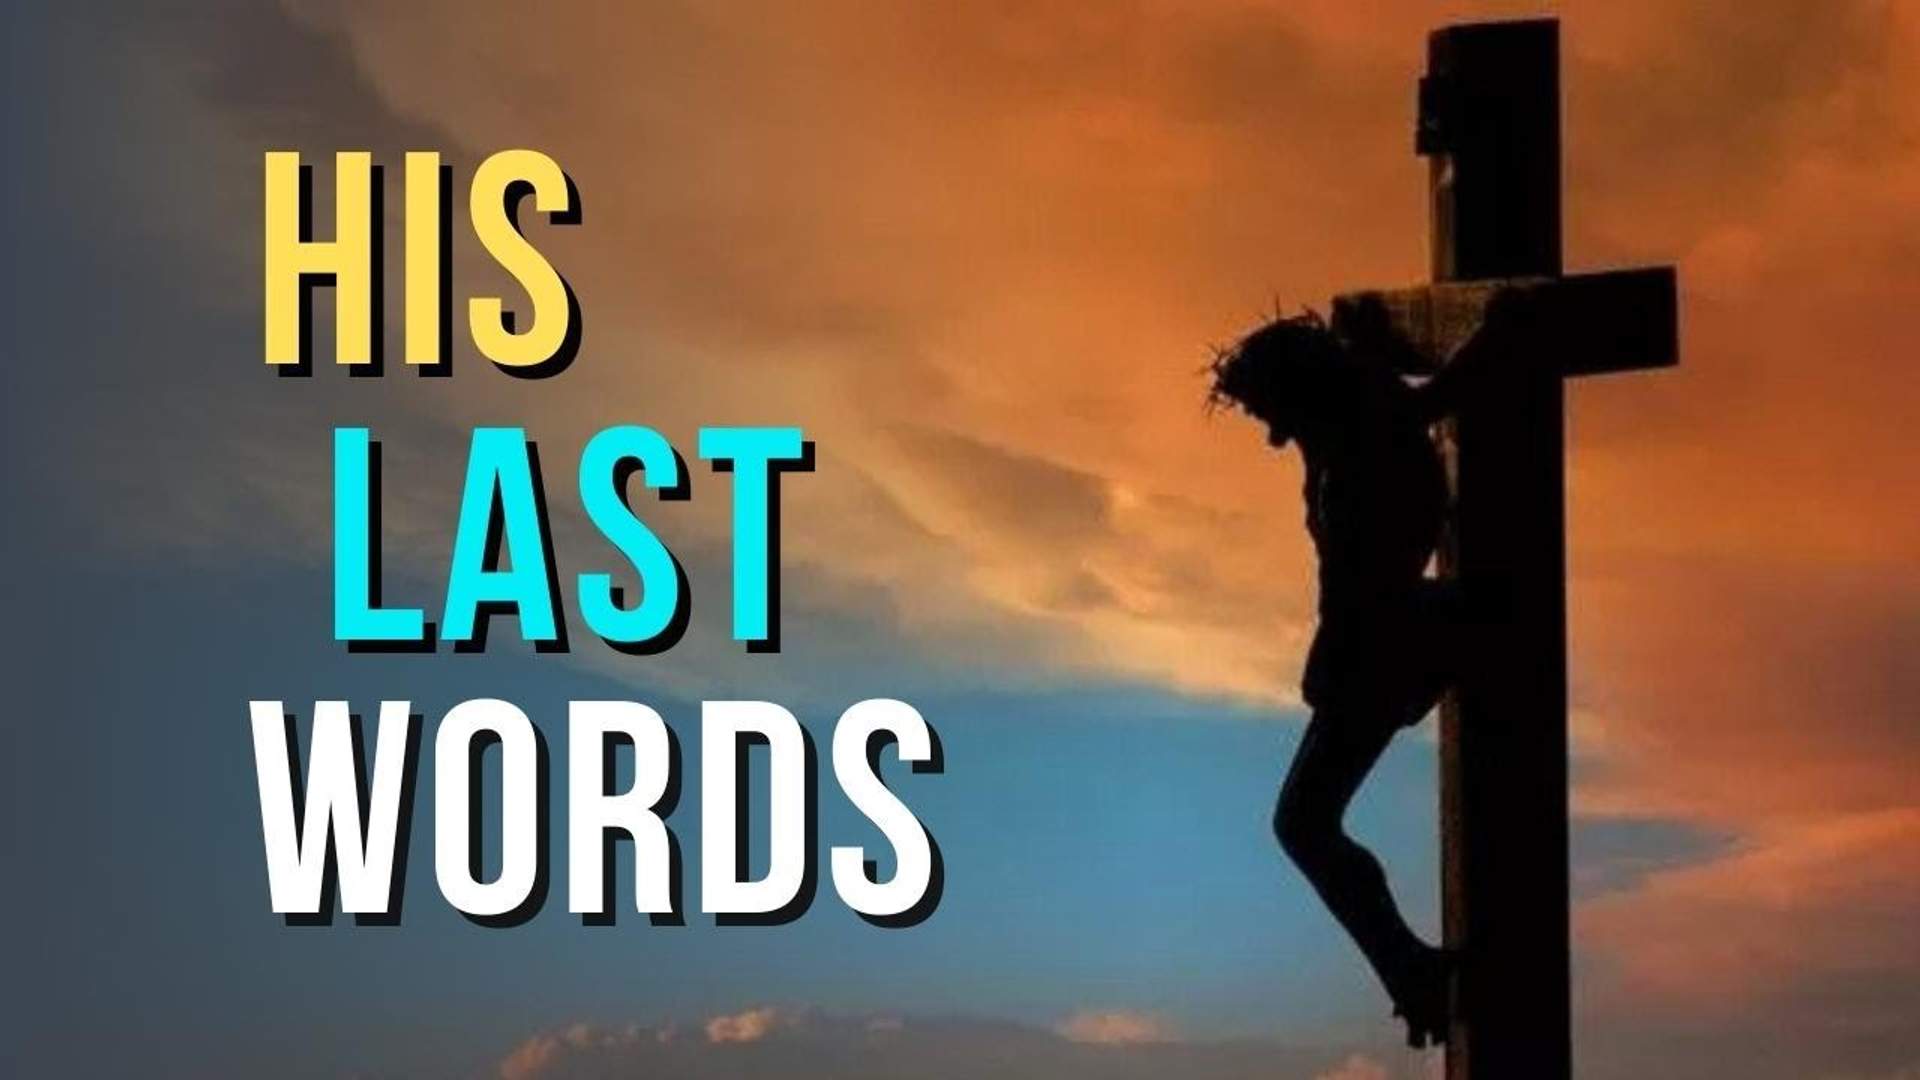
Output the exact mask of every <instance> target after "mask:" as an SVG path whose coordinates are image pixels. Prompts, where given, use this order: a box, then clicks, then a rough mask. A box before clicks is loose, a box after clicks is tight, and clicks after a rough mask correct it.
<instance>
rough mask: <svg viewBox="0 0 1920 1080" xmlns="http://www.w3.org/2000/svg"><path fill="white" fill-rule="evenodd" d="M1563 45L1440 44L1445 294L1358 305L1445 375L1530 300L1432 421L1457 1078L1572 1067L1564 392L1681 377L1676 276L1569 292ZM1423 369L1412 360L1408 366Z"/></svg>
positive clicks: (1428, 127)
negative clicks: (1445, 492)
mask: <svg viewBox="0 0 1920 1080" xmlns="http://www.w3.org/2000/svg"><path fill="white" fill-rule="evenodd" d="M1559 81H1560V79H1559V27H1558V23H1557V22H1556V21H1555V20H1552V19H1538V20H1527V21H1519V22H1499V23H1479V24H1469V25H1460V26H1450V27H1446V28H1443V29H1440V30H1437V31H1435V32H1434V33H1433V34H1432V35H1431V36H1430V37H1429V39H1428V43H1427V75H1426V77H1425V78H1424V79H1422V80H1421V82H1420V94H1419V123H1418V131H1417V135H1416V139H1415V144H1416V150H1417V152H1418V153H1419V154H1421V155H1422V156H1425V157H1427V158H1428V159H1429V162H1430V170H1431V172H1430V177H1431V179H1430V191H1431V196H1432V248H1433V278H1434V284H1431V285H1427V286H1423V287H1418V288H1411V289H1403V290H1390V291H1376V292H1363V293H1352V294H1347V295H1345V296H1342V297H1339V298H1337V299H1336V300H1335V302H1334V309H1333V326H1334V328H1335V330H1336V331H1337V330H1339V329H1340V327H1341V325H1342V323H1343V321H1351V320H1353V319H1354V318H1355V317H1356V313H1358V312H1360V311H1363V310H1365V311H1370V312H1372V313H1373V317H1375V318H1378V316H1379V314H1380V313H1381V312H1382V311H1384V313H1385V316H1386V318H1387V321H1388V323H1389V324H1390V326H1391V329H1392V330H1393V331H1394V332H1395V333H1397V334H1398V336H1400V337H1401V338H1403V339H1405V341H1407V342H1408V343H1410V344H1411V345H1413V347H1414V350H1413V351H1414V352H1416V353H1417V354H1418V355H1419V357H1420V358H1421V359H1422V360H1423V361H1424V363H1425V364H1427V365H1429V366H1428V369H1427V370H1426V371H1425V372H1420V371H1413V372H1409V373H1410V374H1431V373H1432V372H1433V371H1436V370H1439V369H1440V368H1441V367H1442V366H1443V365H1444V364H1445V363H1446V359H1447V358H1448V357H1449V356H1450V355H1451V354H1452V353H1453V351H1454V349H1455V348H1456V347H1457V346H1458V345H1460V344H1461V343H1462V342H1464V341H1466V340H1467V339H1469V338H1470V337H1471V336H1472V335H1473V334H1474V332H1475V331H1476V329H1478V327H1479V326H1480V323H1481V319H1482V316H1483V315H1484V314H1485V312H1486V311H1487V310H1488V307H1489V304H1490V303H1491V302H1492V301H1493V300H1494V298H1495V297H1497V296H1499V295H1501V294H1502V292H1503V291H1523V292H1526V293H1528V294H1531V296H1532V299H1533V303H1534V307H1535V310H1536V312H1537V313H1538V317H1537V318H1535V319H1533V320H1530V322H1531V325H1532V326H1533V327H1534V328H1535V330H1534V332H1535V333H1536V334H1537V338H1536V339H1535V340H1533V341H1530V342H1529V344H1528V346H1527V347H1526V348H1525V350H1524V352H1525V353H1526V355H1527V358H1528V360H1529V363H1528V364H1527V365H1526V367H1527V370H1526V371H1525V372H1523V373H1521V377H1516V378H1508V379H1504V380H1501V381H1499V382H1498V383H1497V384H1494V385H1491V386H1487V387H1484V388H1481V389H1480V390H1479V391H1477V392H1476V393H1475V394H1474V395H1473V396H1471V397H1470V398H1469V399H1467V400H1465V401H1464V402H1463V403H1462V405H1461V406H1460V408H1459V409H1458V410H1457V412H1455V413H1454V415H1453V416H1452V417H1451V418H1449V419H1448V420H1446V421H1444V422H1443V423H1442V425H1441V428H1440V431H1441V446H1442V453H1443V457H1444V460H1445V463H1446V471H1447V474H1448V485H1449V487H1450V488H1451V493H1452V513H1451V514H1450V516H1449V520H1448V524H1447V526H1446V531H1445V535H1444V538H1443V540H1442V543H1441V547H1440V552H1439V567H1440V575H1441V577H1442V578H1446V579H1452V580H1454V581H1456V582H1457V583H1458V585H1457V589H1458V591H1459V593H1460V594H1461V595H1463V596H1465V597H1468V598H1470V603H1471V605H1472V607H1473V610H1474V612H1475V617H1474V626H1473V628H1472V630H1471V631H1470V636H1469V640H1470V641H1471V642H1472V645H1471V647H1470V648H1469V649H1468V650H1467V652H1468V655H1467V656H1466V657H1465V659H1464V661H1463V664H1462V667H1461V670H1460V671H1459V672H1458V676H1457V680H1456V684H1455V686H1454V689H1453V691H1452V693H1450V694H1449V695H1448V697H1447V698H1446V700H1445V702H1444V704H1443V706H1442V711H1441V733H1440V763H1441V764H1440V768H1441V834H1442V836H1441V843H1442V849H1443V852H1442V865H1443V870H1442V890H1441V893H1442V900H1443V920H1442V921H1443V923H1444V928H1445V938H1446V944H1447V946H1448V947H1449V948H1450V949H1452V950H1457V954H1458V956H1459V961H1458V966H1457V968H1456V969H1455V970H1456V975H1455V985H1454V987H1453V997H1454V1008H1453V1014H1452V1015H1453V1019H1452V1026H1451V1030H1450V1032H1449V1038H1448V1055H1447V1076H1448V1078H1449V1080H1493V1078H1502V1080H1506V1078H1525V1080H1552V1078H1556V1077H1566V1076H1568V1075H1569V1073H1570V1071H1571V1058H1572V1046H1571V1021H1570V1008H1569V937H1568V920H1569V906H1570V905H1569V895H1568V880H1567V878H1568V864H1567V824H1568V813H1567V796H1568V786H1567V726H1566V716H1567V652H1566V643H1567V634H1566V541H1565V527H1566V509H1565V488H1564V480H1563V471H1562V470H1563V460H1564V456H1565V442H1564V439H1565V436H1564V427H1563V387H1562V385H1561V383H1562V379H1563V378H1564V377H1568V376H1577V375H1590V374H1599V373H1605V372H1620V371H1632V370H1639V369H1646V368H1655V367H1665V366H1670V365H1672V364H1674V363H1676V362H1677V360H1678V345H1677V331H1676V322H1677V312H1676V308H1677V302H1676V298H1675V291H1676V290H1675V282H1674V273H1673V270H1672V268H1670V267H1662V268H1655V269H1640V270H1627V271H1615V272H1610V273H1600V274H1578V275H1565V276H1563V275H1562V274H1561V239H1560V237H1561V233H1560V93H1559ZM1410 355H1411V354H1410Z"/></svg>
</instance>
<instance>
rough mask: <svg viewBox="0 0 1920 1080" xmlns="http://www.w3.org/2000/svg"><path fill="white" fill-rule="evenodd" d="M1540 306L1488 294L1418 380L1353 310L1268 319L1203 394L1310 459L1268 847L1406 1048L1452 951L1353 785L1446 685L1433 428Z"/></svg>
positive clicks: (1439, 491)
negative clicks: (1403, 894) (1297, 648)
mask: <svg viewBox="0 0 1920 1080" xmlns="http://www.w3.org/2000/svg"><path fill="white" fill-rule="evenodd" d="M1533 307H1534V305H1533V303H1531V302H1530V301H1529V300H1528V299H1527V298H1526V297H1525V296H1524V295H1523V294H1521V293H1518V292H1513V293H1509V294H1504V295H1502V296H1500V297H1498V298H1497V299H1496V300H1495V301H1494V303H1493V304H1491V305H1490V307H1489V310H1488V313H1487V317H1486V320H1485V322H1484V323H1483V324H1482V327H1481V329H1480V330H1479V332H1477V333H1476V334H1475V335H1474V336H1473V337H1472V338H1470V339H1469V340H1468V341H1467V342H1466V343H1465V344H1464V345H1462V346H1461V347H1460V349H1459V351H1458V352H1456V353H1455V354H1454V356H1453V357H1452V358H1451V359H1450V360H1449V361H1448V362H1447V363H1446V364H1445V365H1443V366H1441V367H1440V369H1439V372H1438V374H1436V375H1434V376H1433V377H1432V378H1430V379H1427V380H1426V381H1425V382H1423V383H1418V384H1416V383H1411V382H1409V381H1407V380H1406V379H1405V378H1404V377H1403V376H1402V375H1401V372H1403V371H1410V370H1419V369H1420V368H1422V367H1423V366H1425V365H1423V363H1422V362H1421V358H1420V357H1418V356H1417V354H1415V353H1414V352H1413V348H1412V346H1411V345H1408V344H1407V343H1406V342H1405V341H1403V340H1401V339H1399V338H1397V337H1396V336H1394V335H1393V334H1392V333H1391V332H1390V331H1389V330H1388V329H1387V319H1386V315H1385V312H1384V310H1381V309H1378V308H1369V307H1362V308H1360V309H1359V310H1357V311H1355V312H1351V313H1349V314H1348V316H1347V317H1343V318H1342V319H1341V321H1340V322H1339V323H1338V324H1337V325H1335V326H1332V327H1329V326H1328V325H1327V324H1326V323H1325V322H1323V321H1322V320H1321V319H1320V317H1319V316H1317V315H1315V314H1313V313H1312V312H1306V313H1304V314H1301V315H1297V316H1286V317H1281V318H1278V319H1275V320H1274V321H1272V322H1270V323H1268V324H1267V325H1265V326H1262V327H1260V328H1259V329H1257V330H1255V331H1253V332H1252V333H1250V334H1248V335H1247V336H1246V337H1244V338H1242V339H1240V340H1239V341H1238V342H1236V343H1235V344H1234V345H1232V346H1231V347H1229V348H1226V349H1223V350H1221V351H1220V353H1219V355H1218V356H1217V357H1216V359H1215V361H1214V364H1213V368H1212V374H1213V387H1212V392H1211V402H1212V403H1213V404H1214V405H1215V406H1219V407H1238V408H1239V409H1241V410H1242V411H1244V412H1245V413H1247V414H1248V415H1249V416H1251V417H1253V418H1254V419H1257V420H1260V421H1262V422H1263V423H1265V424H1266V425H1267V441H1268V443H1269V444H1270V445H1272V446H1273V447H1274V448H1275V449H1284V448H1285V447H1286V446H1287V444H1288V443H1297V444H1298V445H1299V447H1300V452H1301V455H1302V456H1303V457H1304V459H1305V463H1306V491H1305V496H1306V503H1307V531H1308V533H1309V534H1310V535H1311V536H1312V539H1313V545H1314V550H1315V552H1316V554H1317V555H1318V557H1319V561H1320V625H1319V629H1318V631H1317V632H1316V634H1315V635H1314V639H1313V645H1312V648H1311V650H1310V651H1309V653H1308V656H1307V664H1306V670H1305V674H1304V676H1303V678H1302V680H1301V696H1302V697H1303V698H1304V699H1305V700H1306V702H1307V704H1308V705H1309V706H1311V707H1312V709H1313V715H1312V718H1311V720H1310V721H1309V722H1308V724H1307V730H1306V733H1305V735H1304V736H1303V737H1302V739H1301V741H1300V747H1299V750H1298V751H1297V752H1296V753H1295V755H1294V759H1293V764H1292V766H1291V767H1290V768H1289V769H1288V771H1287V777H1286V781H1285V783H1284V784H1283V785H1282V786H1281V789H1280V799H1279V803H1278V805H1277V806H1276V807H1275V810H1274V832H1275V834H1276V835H1277V836H1278V838H1279V840H1280V846H1281V848H1282V849H1283V850H1285V852H1286V853H1287V855H1288V856H1289V857H1290V858H1291V859H1292V860H1293V861H1294V863H1295V864H1296V865H1297V866H1298V867H1299V868H1300V870H1301V872H1302V873H1303V874H1305V875H1306V878H1307V880H1308V881H1309V882H1310V883H1312V885H1313V887H1314V890H1315V891H1316V892H1318V893H1319V895H1320V898H1321V899H1322V901H1324V902H1325V903H1326V905H1327V907H1328V908H1329V909H1330V910H1331V911H1332V913H1333V915H1334V917H1335V918H1336V919H1337V920H1338V921H1339V922H1340V925H1341V926H1343V927H1345V928H1346V931H1347V933H1348V934H1350V935H1351V936H1352V937H1353V940H1354V942H1355V943H1356V944H1357V945H1359V947H1360V950H1361V952H1363V953H1364V954H1365V955H1366V958H1367V961H1368V963H1369V964H1370V965H1372V967H1373V970H1374V972H1375V973H1376V974H1377V975H1378V976H1379V977H1380V981H1381V982H1382V983H1383V984H1384V985H1385V987H1386V990H1387V993H1388V995H1389V996H1390V997H1391V998H1392V1000H1393V1004H1394V1013H1395V1015H1397V1016H1400V1017H1401V1018H1403V1019H1404V1020H1405V1021H1406V1024H1407V1041H1408V1043H1409V1045H1412V1046H1416V1047H1419V1046H1425V1045H1426V1044H1427V1043H1428V1042H1429V1041H1431V1042H1434V1043H1439V1042H1442V1041H1444V1040H1445V1038H1446V1032H1447V1026H1448V1021H1449V1015H1448V1010H1449V1004H1448V993H1447V981H1448V980H1447V975H1448V970H1449V968H1450V966H1451V964H1452V962H1453V958H1452V957H1451V956H1449V955H1448V954H1447V953H1445V952H1444V951H1442V950H1441V949H1438V948H1436V947H1434V946H1432V945H1429V944H1427V943H1426V942H1424V941H1422V940H1421V939H1420V937H1419V936H1418V935H1416V934H1415V933H1414V932H1413V930H1412V929H1411V928H1409V927H1408V926H1407V923H1406V920H1405V918H1403V917H1402V916H1401V914H1400V908H1399V906H1398V905H1397V904H1396V903H1395V902H1394V899H1393V894H1392V892H1391V891H1390V890H1389V889H1388V887H1387V878H1386V874H1385V873H1384V872H1383V871H1382V869H1381V867H1380V863H1379V862H1378V861H1377V860H1376V859H1375V858H1374V857H1373V855H1372V853H1371V852H1369V851H1368V850H1367V849H1366V848H1365V847H1362V846H1361V845H1360V844H1358V843H1357V842H1355V841H1354V839H1353V838H1352V837H1350V836H1348V835H1347V833H1346V830H1345V828H1344V827H1343V825H1342V822H1343V820H1344V818H1345V817H1346V812H1347V806H1348V804H1349V803H1350V802H1351V801H1352V799H1353V796H1354V793H1355V792H1356V791H1357V790H1358V789H1359V787H1360V784H1361V783H1362V782H1363V781H1364V780H1365V779H1366V777H1367V774H1368V773H1369V772H1371V771H1372V769H1373V767H1374V765H1375V763H1376V762H1378V761H1379V759H1380V755H1381V754H1382V753H1383V752H1384V751H1385V750H1386V748H1387V744H1388V743H1389V742H1390V741H1392V739H1393V736H1394V734H1395V732H1397V731H1398V730H1399V729H1400V728H1402V727H1405V726H1408V725H1411V724H1415V723H1418V722H1419V721H1420V719H1421V718H1422V717H1424V716H1425V715H1426V714H1427V713H1428V712H1429V711H1430V710H1431V709H1432V708H1433V707H1434V705H1436V704H1437V703H1438V702H1439V700H1440V697H1441V695H1442V694H1444V693H1445V692H1446V690H1447V688H1448V687H1449V685H1450V684H1451V683H1452V681H1453V678H1454V674H1453V673H1454V671H1455V670H1457V665H1458V661H1459V657H1460V651H1461V648H1462V644H1461V643H1462V637H1463V631H1464V630H1465V629H1466V626H1465V622H1464V620H1463V618H1462V616H1463V611H1462V608H1463V605H1462V604H1461V603H1459V602H1458V598H1457V597H1455V596H1454V595H1453V594H1452V593H1451V591H1450V590H1449V589H1448V588H1447V586H1446V585H1444V584H1443V583H1441V582H1439V581H1436V580H1434V579H1433V578H1430V577H1428V576H1426V568H1427V564H1428V562H1429V560H1430V559H1431V558H1432V556H1433V554H1434V549H1435V547H1436V546H1437V545H1438V543H1439V540H1440V533H1441V528H1442V526H1443V525H1444V523H1445V519H1446V514H1447V508H1448V491H1447V481H1446V473H1445V470H1444V467H1443V465H1442V464H1441V460H1440V455H1439V451H1438V450H1437V448H1436V447H1435V445H1434V442H1433V439H1432V437H1431V435H1430V434H1429V428H1430V427H1431V425H1433V424H1434V423H1436V422H1438V421H1440V420H1441V419H1444V418H1445V417H1447V416H1449V415H1451V414H1452V413H1453V412H1454V410H1455V409H1456V408H1457V407H1458V405H1459V403H1460V401H1461V400H1462V399H1463V397H1464V396H1465V395H1467V394H1470V393H1472V392H1473V387H1474V386H1475V384H1477V383H1480V382H1481V381H1482V380H1484V379H1487V378H1489V377H1503V376H1501V375H1500V374H1499V373H1500V372H1502V371H1504V370H1507V369H1510V368H1511V366H1512V365H1511V364H1510V363H1509V360H1510V358H1512V357H1513V356H1514V355H1515V354H1516V353H1517V352H1518V344H1519V342H1520V341H1521V340H1522V339H1523V338H1524V336H1525V334H1526V331H1527V326H1526V325H1525V324H1530V323H1531V322H1533V321H1534V317H1533V312H1532V310H1531V309H1532V308H1533Z"/></svg>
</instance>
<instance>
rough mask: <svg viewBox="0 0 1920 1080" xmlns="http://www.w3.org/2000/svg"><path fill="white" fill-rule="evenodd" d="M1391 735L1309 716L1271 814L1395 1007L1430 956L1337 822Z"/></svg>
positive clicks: (1356, 722)
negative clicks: (1413, 970)
mask: <svg viewBox="0 0 1920 1080" xmlns="http://www.w3.org/2000/svg"><path fill="white" fill-rule="evenodd" d="M1398 727H1399V725H1398V724H1396V723H1394V722H1392V721H1391V720H1388V721H1386V722H1382V720H1381V719H1380V718H1375V717H1368V716H1360V715H1341V714H1330V713H1328V712H1327V710H1325V709H1320V710H1316V711H1315V712H1314V714H1313V719H1312V720H1311V721H1309V722H1308V724H1307V731H1306V734H1305V736H1304V737H1302V739H1301V740H1300V748H1299V750H1298V751H1296V752H1295V754H1294V757H1293V764H1292V766H1291V767H1290V768H1288V770H1287V779H1286V782H1285V783H1284V784H1282V785H1281V788H1280V801H1279V804H1278V806H1276V807H1275V809H1274V833H1275V835H1276V836H1278V837H1279V839H1280V846H1281V848H1283V849H1284V850H1285V851H1286V853H1287V855H1288V857H1290V858H1291V859H1292V860H1293V861H1294V863H1295V865H1297V866H1299V867H1300V871H1301V873H1303V874H1304V875H1306V878H1307V880H1308V882H1310V883H1311V884H1312V885H1313V888H1314V891H1315V892H1317V893H1319V894H1320V899H1321V900H1322V901H1323V902H1324V903H1325V904H1326V905H1327V908H1328V909H1329V910H1330V911H1332V913H1333V916H1334V918H1335V919H1337V920H1339V922H1340V925H1341V926H1343V927H1345V928H1346V931H1347V933H1348V934H1349V935H1351V936H1352V937H1353V940H1354V943H1355V944H1357V945H1359V946H1360V951H1361V952H1362V953H1364V954H1366V957H1367V962H1368V963H1369V964H1371V965H1372V966H1373V970H1374V972H1375V973H1376V974H1378V975H1379V976H1380V979H1381V981H1382V982H1383V983H1385V984H1386V986H1387V990H1388V992H1389V993H1390V994H1393V995H1394V996H1395V997H1396V1000H1397V999H1398V996H1399V991H1400V987H1401V984H1402V982H1403V980H1404V978H1405V976H1406V973H1407V972H1408V971H1409V970H1410V969H1411V968H1412V967H1413V966H1414V965H1415V964H1416V962H1417V961H1419V960H1421V959H1423V958H1425V957H1427V956H1428V955H1430V954H1431V953H1432V948H1431V947H1430V946H1428V945H1427V944H1426V943H1424V942H1422V941H1421V940H1420V939H1419V937H1417V936H1416V935H1415V934H1414V933H1413V931H1412V930H1411V929H1410V928H1408V926H1407V923H1406V920H1405V919H1404V918H1402V917H1401V914H1400V908H1399V906H1398V905H1397V904H1395V903H1394V900H1393V894H1392V892H1391V891H1389V889H1388V888H1387V875H1386V872H1385V871H1384V870H1382V869H1381V867H1380V863H1379V861H1378V860H1376V859H1375V858H1374V857H1373V855H1372V854H1371V853H1370V852H1368V851H1367V849H1366V848H1364V847H1361V846H1360V845H1359V844H1357V843H1355V842H1354V840H1353V839H1352V838H1351V837H1349V836H1348V835H1347V833H1346V830H1345V828H1344V827H1343V826H1342V821H1343V819H1344V818H1345V817H1346V813H1347V806H1348V804H1349V803H1351V802H1352V801H1353V796H1354V793H1355V792H1356V791H1358V790H1359V788H1360V784H1361V782H1362V781H1364V780H1365V779H1366V777H1367V774H1368V773H1369V772H1371V771H1372V769H1373V766H1374V764H1375V763H1376V762H1378V761H1379V760H1380V755H1381V753H1382V752H1384V751H1385V750H1386V748H1387V743H1388V742H1390V741H1391V740H1392V739H1393V735H1394V732H1395V731H1396V730H1397V729H1398Z"/></svg>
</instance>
